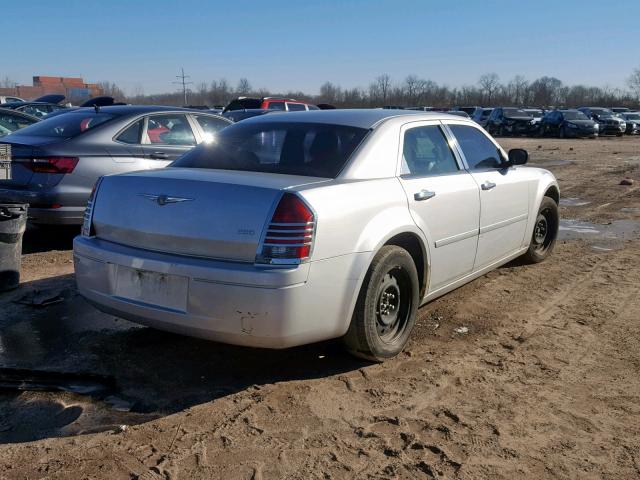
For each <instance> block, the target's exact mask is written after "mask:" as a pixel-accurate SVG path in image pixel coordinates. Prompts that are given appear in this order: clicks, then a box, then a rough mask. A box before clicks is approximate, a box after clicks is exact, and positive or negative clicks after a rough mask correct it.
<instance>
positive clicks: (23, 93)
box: [0, 75, 102, 100]
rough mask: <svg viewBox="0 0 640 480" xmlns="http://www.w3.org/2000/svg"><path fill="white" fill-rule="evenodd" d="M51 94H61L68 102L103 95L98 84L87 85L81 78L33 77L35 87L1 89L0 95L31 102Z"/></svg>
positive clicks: (20, 86) (19, 86) (18, 86)
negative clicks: (12, 96)
mask: <svg viewBox="0 0 640 480" xmlns="http://www.w3.org/2000/svg"><path fill="white" fill-rule="evenodd" d="M49 93H60V94H62V95H64V96H65V97H67V100H82V99H86V98H89V97H96V96H98V95H102V88H101V87H100V85H98V84H97V83H85V81H84V80H83V79H82V78H79V77H45V76H42V75H40V76H37V77H33V85H16V86H15V87H13V88H0V95H15V96H17V97H21V98H24V99H26V100H31V99H34V98H37V97H40V96H42V95H46V94H49Z"/></svg>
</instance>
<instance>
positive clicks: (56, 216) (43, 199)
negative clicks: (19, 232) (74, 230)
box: [0, 188, 85, 225]
mask: <svg viewBox="0 0 640 480" xmlns="http://www.w3.org/2000/svg"><path fill="white" fill-rule="evenodd" d="M0 201H3V202H17V203H28V204H29V220H30V221H31V222H32V223H36V224H43V225H82V221H83V215H84V210H85V207H84V205H83V206H66V205H65V204H66V202H65V198H64V195H62V194H61V193H60V192H57V191H55V190H53V191H51V190H49V191H37V190H26V189H25V190H21V189H17V188H16V189H9V188H0ZM47 205H62V206H60V207H57V208H47V207H46V206H47Z"/></svg>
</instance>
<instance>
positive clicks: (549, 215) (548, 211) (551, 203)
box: [523, 197, 560, 263]
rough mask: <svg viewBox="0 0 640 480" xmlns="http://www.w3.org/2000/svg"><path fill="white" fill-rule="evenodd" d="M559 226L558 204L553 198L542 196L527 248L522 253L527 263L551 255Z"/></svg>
mask: <svg viewBox="0 0 640 480" xmlns="http://www.w3.org/2000/svg"><path fill="white" fill-rule="evenodd" d="M559 226H560V216H559V214H558V204H557V203H556V202H555V200H554V199H553V198H550V197H542V202H540V209H539V210H538V216H537V217H536V222H535V225H534V227H533V234H532V235H531V243H530V244H529V250H527V252H526V253H525V254H524V255H523V259H524V260H525V261H526V262H527V263H540V262H542V261H543V260H544V259H546V258H547V257H548V256H549V255H551V252H553V247H554V246H555V244H556V239H557V238H558V227H559Z"/></svg>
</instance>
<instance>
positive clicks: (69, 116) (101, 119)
mask: <svg viewBox="0 0 640 480" xmlns="http://www.w3.org/2000/svg"><path fill="white" fill-rule="evenodd" d="M113 118H115V115H111V114H108V113H95V112H92V111H86V112H84V111H83V112H69V113H64V114H62V115H57V116H55V117H52V118H45V119H44V120H42V121H41V122H38V123H34V124H33V125H31V126H30V127H26V128H23V129H22V130H20V135H29V136H33V137H52V138H71V137H75V136H76V135H79V134H81V133H83V132H86V131H87V130H91V129H92V128H95V127H97V126H98V125H100V124H102V123H105V122H108V121H109V120H111V119H113Z"/></svg>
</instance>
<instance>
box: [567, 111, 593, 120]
mask: <svg viewBox="0 0 640 480" xmlns="http://www.w3.org/2000/svg"><path fill="white" fill-rule="evenodd" d="M562 114H563V115H564V119H565V120H589V119H588V118H587V116H586V115H585V114H584V113H582V112H562Z"/></svg>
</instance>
